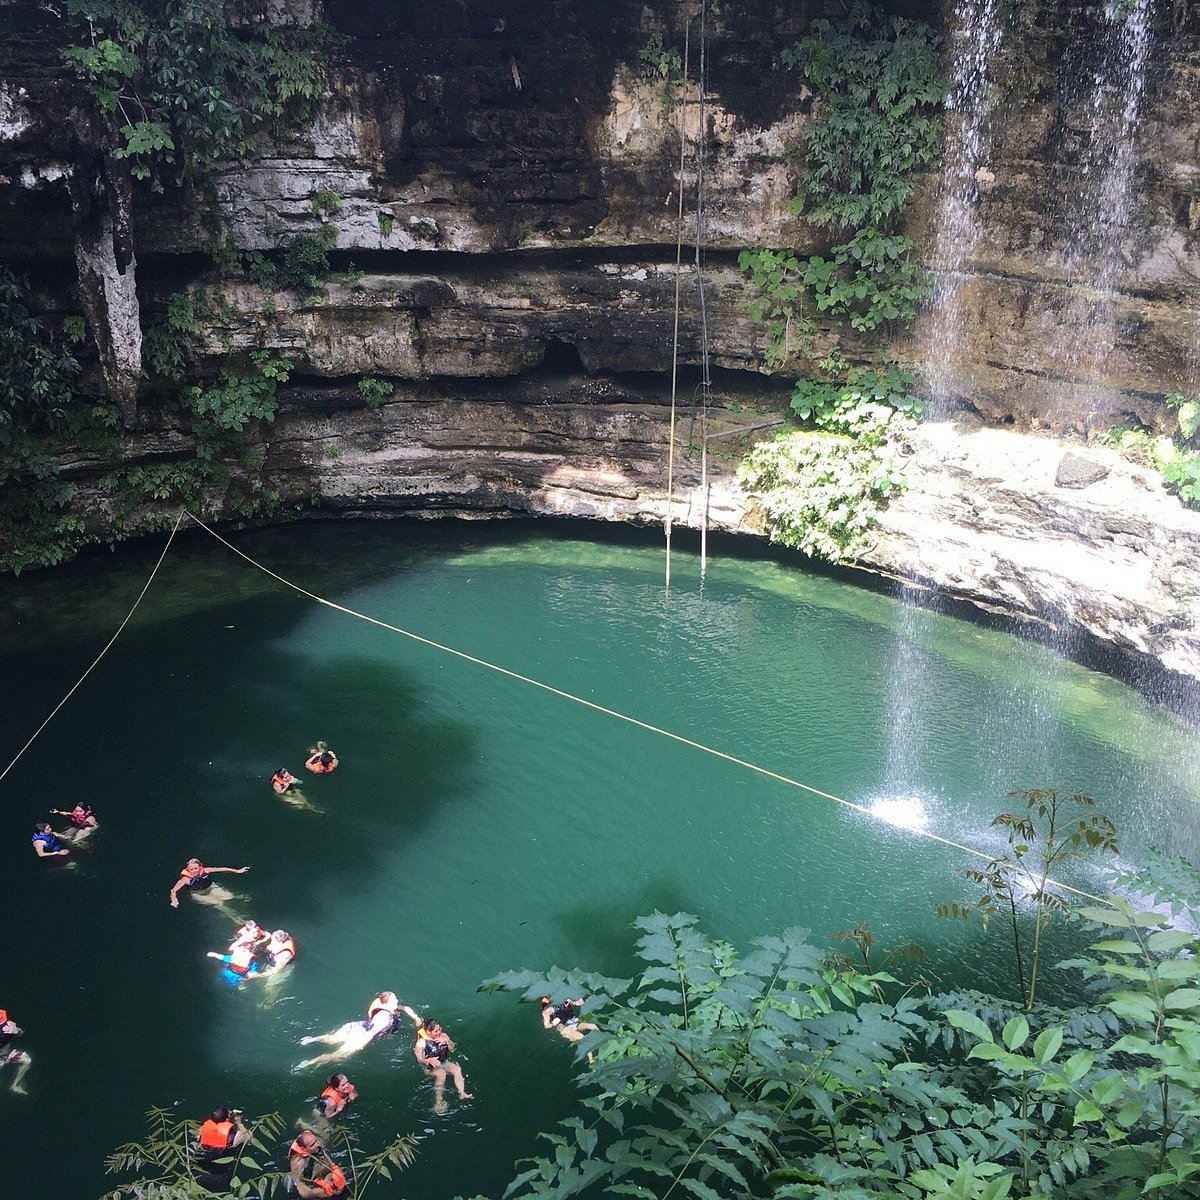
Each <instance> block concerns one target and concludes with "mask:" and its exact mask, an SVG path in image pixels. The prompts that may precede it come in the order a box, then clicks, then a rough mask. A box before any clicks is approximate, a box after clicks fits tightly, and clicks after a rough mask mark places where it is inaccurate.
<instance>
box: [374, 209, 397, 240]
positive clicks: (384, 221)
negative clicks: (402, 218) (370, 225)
mask: <svg viewBox="0 0 1200 1200" xmlns="http://www.w3.org/2000/svg"><path fill="white" fill-rule="evenodd" d="M376 216H377V219H378V221H379V232H380V235H381V236H383V237H385V238H386V237H391V236H392V227H393V226H394V225H395V224H396V218H395V217H394V216H393V215H392V214H391V213H390V212H387V211H386V210H385V209H380V210H379V212H378V213H377V214H376Z"/></svg>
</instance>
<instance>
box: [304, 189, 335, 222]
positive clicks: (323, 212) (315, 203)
mask: <svg viewBox="0 0 1200 1200" xmlns="http://www.w3.org/2000/svg"><path fill="white" fill-rule="evenodd" d="M341 207H342V198H341V196H339V195H338V194H337V192H330V191H326V190H324V189H322V190H321V191H319V192H314V193H313V198H312V200H311V201H310V202H309V210H310V211H311V212H312V215H313V216H314V217H320V218H321V220H322V221H327V220H328V219H329V218H330V217H332V216H334V215H335V214H336V213H338V212H340V211H341Z"/></svg>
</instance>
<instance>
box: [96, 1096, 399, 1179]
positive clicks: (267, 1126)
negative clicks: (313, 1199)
mask: <svg viewBox="0 0 1200 1200" xmlns="http://www.w3.org/2000/svg"><path fill="white" fill-rule="evenodd" d="M146 1119H147V1123H148V1125H149V1130H148V1132H147V1134H146V1136H145V1138H143V1139H142V1140H141V1141H138V1142H129V1143H127V1144H126V1145H124V1146H120V1147H118V1148H117V1149H116V1150H115V1151H114V1152H113V1153H112V1154H110V1155H109V1157H108V1160H107V1171H108V1173H109V1174H131V1175H135V1176H136V1178H134V1179H131V1180H129V1181H128V1182H125V1183H121V1184H118V1185H117V1187H115V1188H113V1190H112V1191H110V1192H108V1193H106V1194H105V1196H104V1197H103V1200H133V1198H135V1197H136V1198H138V1200H210V1198H211V1197H212V1195H213V1194H214V1191H215V1192H216V1193H218V1194H220V1193H224V1192H229V1193H231V1194H233V1195H235V1196H238V1197H247V1196H250V1195H254V1196H256V1197H261V1198H262V1200H269V1198H270V1197H272V1196H286V1195H288V1194H290V1192H291V1190H292V1188H293V1186H294V1185H293V1184H292V1182H291V1179H290V1176H289V1174H288V1172H287V1171H286V1170H282V1171H276V1170H271V1169H270V1168H269V1167H267V1166H265V1165H263V1164H264V1162H266V1161H267V1160H268V1159H269V1157H270V1156H271V1154H272V1153H273V1150H274V1146H275V1144H276V1143H278V1142H279V1140H280V1138H281V1137H282V1136H283V1133H284V1126H285V1122H284V1120H283V1118H282V1117H281V1116H280V1115H279V1114H278V1113H268V1114H266V1115H265V1116H261V1117H258V1118H256V1119H255V1120H253V1121H250V1122H247V1128H248V1129H249V1130H250V1135H251V1136H250V1139H249V1141H247V1142H245V1143H243V1144H242V1145H239V1146H236V1147H234V1148H233V1149H231V1150H230V1151H229V1153H228V1155H227V1156H225V1157H223V1158H218V1159H216V1160H215V1163H214V1164H209V1165H218V1164H219V1165H220V1166H222V1167H223V1168H224V1169H225V1170H227V1171H228V1170H232V1179H231V1182H230V1184H229V1186H228V1187H220V1186H216V1187H215V1188H214V1186H212V1185H213V1183H214V1180H213V1177H212V1176H211V1175H206V1172H205V1169H204V1168H205V1164H204V1163H203V1162H201V1161H200V1160H199V1158H198V1155H197V1153H196V1151H197V1140H196V1139H197V1135H198V1132H199V1123H198V1122H195V1121H186V1120H183V1121H181V1120H177V1119H176V1118H175V1117H174V1114H173V1113H172V1111H171V1110H170V1109H163V1108H152V1109H150V1110H149V1112H147V1114H146ZM322 1136H323V1138H324V1139H325V1142H326V1146H327V1148H328V1150H329V1155H330V1156H331V1157H327V1159H326V1161H336V1160H337V1159H338V1158H340V1159H342V1169H343V1170H344V1171H345V1172H346V1176H347V1178H348V1179H349V1180H350V1183H351V1190H352V1191H353V1194H354V1195H355V1196H362V1195H363V1193H364V1191H365V1190H366V1188H367V1187H368V1186H369V1185H370V1184H371V1183H372V1182H373V1181H374V1180H375V1179H376V1178H383V1179H391V1177H392V1171H393V1170H403V1169H404V1168H405V1167H407V1166H409V1165H411V1164H412V1162H413V1160H414V1159H415V1158H416V1148H417V1144H416V1141H415V1139H413V1138H411V1137H406V1136H398V1137H396V1138H394V1139H393V1140H392V1141H391V1142H390V1143H389V1144H388V1145H386V1146H384V1147H383V1149H382V1150H378V1151H376V1152H375V1153H372V1154H364V1153H363V1152H362V1151H361V1149H359V1143H358V1140H357V1138H356V1137H355V1136H354V1134H353V1133H351V1132H350V1131H349V1130H347V1129H344V1128H342V1127H340V1126H338V1127H335V1128H333V1129H331V1130H330V1131H329V1132H328V1133H327V1134H323V1135H322Z"/></svg>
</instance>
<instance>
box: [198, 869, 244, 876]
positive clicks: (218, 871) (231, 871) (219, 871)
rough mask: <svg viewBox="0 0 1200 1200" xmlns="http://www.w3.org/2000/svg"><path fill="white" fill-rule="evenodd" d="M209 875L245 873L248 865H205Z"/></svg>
mask: <svg viewBox="0 0 1200 1200" xmlns="http://www.w3.org/2000/svg"><path fill="white" fill-rule="evenodd" d="M204 869H205V870H206V871H207V872H208V873H209V874H210V875H245V873H246V872H247V871H248V870H250V868H249V867H205V868H204Z"/></svg>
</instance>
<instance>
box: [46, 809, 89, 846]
mask: <svg viewBox="0 0 1200 1200" xmlns="http://www.w3.org/2000/svg"><path fill="white" fill-rule="evenodd" d="M50 811H51V812H52V813H53V814H54V815H55V816H57V817H66V818H67V819H68V820H69V821H70V822H71V828H70V830H69V831H68V832H67V833H65V834H63V836H64V837H70V839H71V840H72V841H74V842H82V841H83V840H84V839H85V838H87V837H90V836H91V835H92V834H93V833H95V832H96V830H97V829H99V828H100V823H99V821H97V820H96V811H95V809H93V808H92V806H91V805H90V804H84V803H83V802H82V801H80V802H79V803H78V804H76V805H75V807H74V808H73V809H71V810H70V811H69V812H68V811H67V810H66V809H65V808H52V809H51V810H50Z"/></svg>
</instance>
